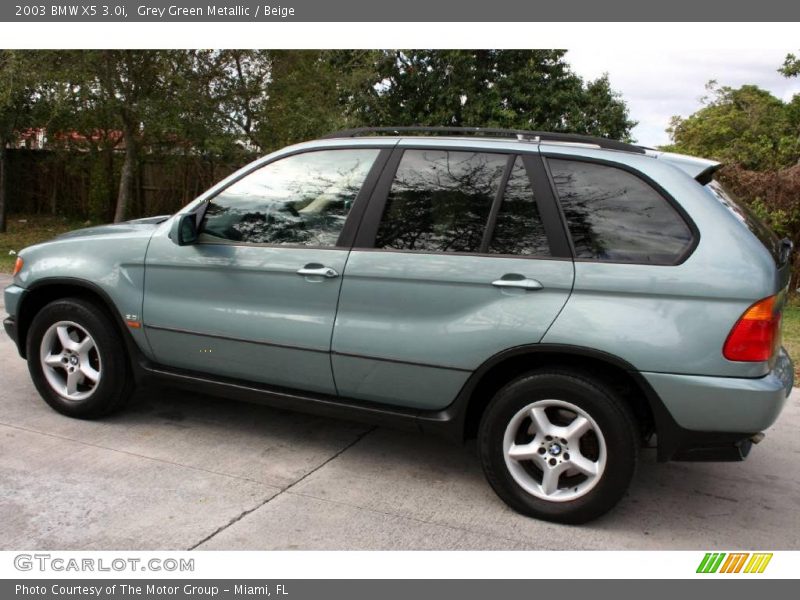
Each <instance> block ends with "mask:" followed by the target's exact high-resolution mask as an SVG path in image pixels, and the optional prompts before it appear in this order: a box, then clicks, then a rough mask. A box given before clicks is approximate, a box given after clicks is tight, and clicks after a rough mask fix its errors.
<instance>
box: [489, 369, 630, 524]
mask: <svg viewBox="0 0 800 600" xmlns="http://www.w3.org/2000/svg"><path fill="white" fill-rule="evenodd" d="M534 409H535V410H534ZM579 418H580V419H583V420H580V419H579ZM570 428H571V429H570ZM581 432H583V433H581ZM478 449H479V454H480V458H481V463H482V466H483V471H484V473H485V475H486V478H487V480H488V481H489V484H490V485H491V486H492V488H493V489H494V490H495V492H496V493H497V495H498V496H500V498H501V499H502V500H503V501H504V502H506V504H508V505H509V506H510V507H511V508H513V509H514V510H516V511H517V512H520V513H522V514H524V515H528V516H531V517H535V518H537V519H543V520H547V521H555V522H559V523H570V524H579V523H585V522H587V521H590V520H592V519H595V518H597V517H599V516H600V515H602V514H604V513H606V512H607V511H608V510H610V509H611V508H612V507H614V506H615V505H616V504H617V502H619V500H620V499H621V498H622V496H623V495H624V493H625V491H626V490H627V489H628V486H629V485H630V481H631V479H632V477H633V473H634V471H635V468H636V462H637V459H638V451H639V430H638V427H637V424H636V421H635V419H634V417H633V414H632V413H631V410H630V408H629V407H628V406H627V405H626V404H625V403H624V401H623V400H622V399H620V397H619V396H618V395H616V394H615V393H614V392H613V391H611V390H609V389H608V388H607V387H606V386H604V385H603V384H602V383H600V382H598V381H595V380H593V379H591V378H590V377H587V376H584V375H582V374H580V373H577V372H572V371H566V370H564V371H562V370H555V369H554V370H547V371H537V372H532V373H529V374H527V375H525V376H523V377H521V378H519V379H516V380H514V381H512V382H511V383H509V384H507V385H506V386H505V387H503V388H502V389H501V390H500V391H499V392H497V394H496V395H495V396H494V398H493V399H492V400H491V402H490V403H489V406H488V407H487V408H486V411H485V412H484V414H483V417H482V419H481V423H480V428H479V432H478ZM546 471H547V472H548V473H549V474H548V475H547V476H546V477H545V472H546ZM554 482H555V483H554Z"/></svg>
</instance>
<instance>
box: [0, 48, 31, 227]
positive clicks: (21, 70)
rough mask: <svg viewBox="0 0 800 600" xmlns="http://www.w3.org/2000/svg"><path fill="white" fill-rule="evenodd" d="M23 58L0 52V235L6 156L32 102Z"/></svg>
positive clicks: (27, 67)
mask: <svg viewBox="0 0 800 600" xmlns="http://www.w3.org/2000/svg"><path fill="white" fill-rule="evenodd" d="M31 66H32V65H30V64H28V61H27V60H26V55H25V54H24V53H21V52H19V51H14V50H0V233H4V232H5V231H6V212H7V201H6V189H7V183H6V179H7V173H8V165H7V154H6V147H7V146H8V145H10V144H11V143H12V142H13V141H14V139H15V137H16V134H17V132H18V131H19V129H21V128H23V127H26V126H29V125H30V116H31V114H32V107H33V103H34V89H33V79H32V74H33V73H34V72H35V71H32V69H31Z"/></svg>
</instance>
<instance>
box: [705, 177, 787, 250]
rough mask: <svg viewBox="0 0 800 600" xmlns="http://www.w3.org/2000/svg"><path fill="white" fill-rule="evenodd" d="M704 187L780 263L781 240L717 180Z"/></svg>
mask: <svg viewBox="0 0 800 600" xmlns="http://www.w3.org/2000/svg"><path fill="white" fill-rule="evenodd" d="M706 188H707V189H708V190H709V191H710V192H711V193H712V194H714V197H716V199H717V200H719V201H720V202H721V203H722V205H723V206H725V207H726V208H727V209H728V210H729V211H731V212H732V213H733V216H735V217H736V218H737V219H739V221H741V222H742V223H744V225H745V226H746V227H747V228H748V229H749V230H750V231H752V232H753V235H755V236H756V237H757V238H758V239H759V240H760V241H761V243H762V244H764V247H765V248H766V249H767V250H769V253H770V254H772V258H774V259H775V262H776V263H780V262H781V241H780V240H779V239H778V236H777V235H775V233H774V232H773V231H772V229H770V228H769V227H767V225H766V224H765V223H764V222H763V221H762V220H761V219H759V218H758V217H757V216H756V215H755V214H754V213H753V211H751V210H750V207H748V206H747V204H745V203H744V202H741V201H740V200H739V199H738V198H736V197H735V196H734V195H733V194H731V193H730V192H729V191H728V190H726V189H725V188H724V187H722V184H721V183H719V182H718V181H716V180H715V181H711V182H709V183H708V184H707V185H706Z"/></svg>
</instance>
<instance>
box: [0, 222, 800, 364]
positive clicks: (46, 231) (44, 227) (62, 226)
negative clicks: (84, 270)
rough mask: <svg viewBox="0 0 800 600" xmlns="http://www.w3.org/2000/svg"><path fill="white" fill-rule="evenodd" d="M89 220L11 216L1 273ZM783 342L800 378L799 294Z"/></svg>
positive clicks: (2, 240) (0, 242)
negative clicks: (24, 253) (29, 249)
mask: <svg viewBox="0 0 800 600" xmlns="http://www.w3.org/2000/svg"><path fill="white" fill-rule="evenodd" d="M88 225H90V223H88V222H85V221H79V220H76V219H67V218H65V217H48V216H42V215H30V216H25V215H15V216H13V217H10V218H9V220H8V231H7V232H6V233H0V273H11V269H13V267H14V262H15V261H16V259H17V257H16V254H11V251H13V252H15V253H16V252H19V251H20V250H22V249H23V248H25V247H26V246H30V245H32V244H38V243H39V242H44V241H47V240H49V239H50V238H52V237H54V236H56V235H58V234H60V233H64V232H66V231H70V230H72V229H78V228H79V227H86V226H88ZM783 345H784V346H785V347H786V349H787V350H788V351H789V355H790V356H791V357H792V358H794V359H795V361H796V364H797V366H798V368H797V373H796V375H797V377H798V380H800V296H795V297H793V298H792V299H791V300H790V301H789V302H788V303H787V305H786V308H785V309H784V312H783Z"/></svg>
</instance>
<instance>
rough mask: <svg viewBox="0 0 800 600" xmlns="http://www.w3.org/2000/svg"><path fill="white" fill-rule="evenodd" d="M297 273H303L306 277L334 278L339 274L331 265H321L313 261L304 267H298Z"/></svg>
mask: <svg viewBox="0 0 800 600" xmlns="http://www.w3.org/2000/svg"><path fill="white" fill-rule="evenodd" d="M297 274H298V275H303V276H304V277H326V278H328V279H333V278H334V277H338V276H339V273H338V272H337V271H336V269H332V268H331V267H326V266H325V265H320V264H318V263H311V264H308V265H306V266H305V267H303V268H302V269H297Z"/></svg>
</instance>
